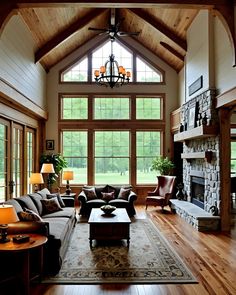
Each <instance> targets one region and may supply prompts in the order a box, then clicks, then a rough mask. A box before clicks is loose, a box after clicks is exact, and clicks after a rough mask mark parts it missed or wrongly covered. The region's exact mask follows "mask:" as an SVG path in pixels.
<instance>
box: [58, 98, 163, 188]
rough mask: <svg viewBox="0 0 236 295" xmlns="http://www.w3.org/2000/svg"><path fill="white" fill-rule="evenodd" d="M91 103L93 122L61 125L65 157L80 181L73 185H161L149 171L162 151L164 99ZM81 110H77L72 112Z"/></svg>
mask: <svg viewBox="0 0 236 295" xmlns="http://www.w3.org/2000/svg"><path fill="white" fill-rule="evenodd" d="M63 97H64V96H63ZM66 99H67V98H65V97H64V100H66ZM87 102H88V105H87V107H86V108H85V109H87V110H91V114H89V113H88V119H84V120H83V121H81V122H79V121H78V120H77V119H71V120H70V121H69V122H68V120H67V119H64V120H63V119H62V120H61V122H60V124H61V126H63V127H62V128H61V129H60V130H61V140H62V143H61V152H62V154H63V156H64V157H65V158H66V160H67V161H68V163H69V167H68V168H67V170H73V171H74V175H75V179H74V180H73V181H71V184H75V185H76V184H78V185H80V184H89V185H91V184H101V185H103V184H107V183H109V184H129V183H134V182H135V185H147V184H154V183H156V172H154V171H151V170H150V167H151V163H152V160H153V158H155V157H156V156H157V155H161V154H162V151H163V134H164V128H165V127H164V124H163V104H164V98H163V97H161V96H157V97H155V96H152V97H148V96H142V97H139V96H137V97H136V96H135V95H131V96H127V97H125V96H122V97H121V96H113V97H110V96H105V95H104V96H102V97H97V96H94V95H88V97H87ZM80 108H82V109H83V106H82V105H81V104H80V103H78V104H74V106H73V112H74V113H78V114H79V113H80V110H79V109H80ZM85 109H83V110H85ZM88 112H89V111H88ZM148 113H149V114H150V115H149V117H148V115H147V114H148ZM131 114H132V115H131ZM150 119H151V120H152V121H153V122H152V124H150ZM98 120H99V121H98ZM145 120H147V121H145ZM63 121H65V123H63ZM108 121H109V123H108ZM68 123H69V124H68ZM141 126H142V127H141ZM140 128H142V130H141V129H140ZM63 184H64V183H63Z"/></svg>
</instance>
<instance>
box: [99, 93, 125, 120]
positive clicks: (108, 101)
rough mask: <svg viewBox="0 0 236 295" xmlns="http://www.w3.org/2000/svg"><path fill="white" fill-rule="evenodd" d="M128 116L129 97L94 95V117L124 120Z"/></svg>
mask: <svg viewBox="0 0 236 295" xmlns="http://www.w3.org/2000/svg"><path fill="white" fill-rule="evenodd" d="M129 118H130V105H129V98H126V97H115V98H110V97H104V98H102V97H99V98H98V97H96V98H95V103H94V119H100V120H106V119H110V120H125V119H129Z"/></svg>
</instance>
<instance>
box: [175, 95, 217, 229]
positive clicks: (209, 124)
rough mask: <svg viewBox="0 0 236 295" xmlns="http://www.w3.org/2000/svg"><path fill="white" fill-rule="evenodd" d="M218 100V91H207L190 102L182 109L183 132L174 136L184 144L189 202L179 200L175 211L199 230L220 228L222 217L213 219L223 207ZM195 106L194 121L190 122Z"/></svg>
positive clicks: (184, 174)
mask: <svg viewBox="0 0 236 295" xmlns="http://www.w3.org/2000/svg"><path fill="white" fill-rule="evenodd" d="M214 101H215V91H214V90H207V91H205V92H203V93H202V94H200V95H198V96H196V97H194V98H193V99H191V100H190V101H188V102H186V103H185V104H184V105H183V106H182V108H181V118H182V120H181V121H182V130H181V131H182V132H179V133H177V134H175V136H174V140H175V141H177V142H178V141H179V142H183V153H182V155H181V157H182V159H183V183H184V189H185V191H186V194H187V200H186V201H187V202H184V201H179V200H176V201H174V202H173V208H174V209H175V211H176V212H177V213H179V214H180V215H181V216H182V217H183V218H185V220H186V221H188V222H189V223H191V224H192V225H193V226H194V227H196V228H198V229H199V230H209V229H210V230H211V229H217V227H218V226H219V216H212V208H213V207H215V206H217V209H218V210H216V211H218V212H219V205H220V159H219V135H218V134H219V133H218V115H217V112H216V109H215V107H214V105H215V104H214ZM193 106H194V108H195V109H194V119H193V120H191V122H189V117H190V112H191V115H192V114H193V110H192V109H193ZM190 123H191V124H190ZM216 211H215V212H216ZM193 212H194V213H193ZM208 219H209V220H208Z"/></svg>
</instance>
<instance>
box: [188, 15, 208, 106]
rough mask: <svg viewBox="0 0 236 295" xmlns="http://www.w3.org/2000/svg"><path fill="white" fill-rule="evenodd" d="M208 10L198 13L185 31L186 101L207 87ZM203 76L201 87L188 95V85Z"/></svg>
mask: <svg viewBox="0 0 236 295" xmlns="http://www.w3.org/2000/svg"><path fill="white" fill-rule="evenodd" d="M208 20H209V18H208V11H207V10H202V11H200V12H199V13H198V15H197V16H196V18H195V19H194V21H193V22H192V24H191V26H190V27H189V29H188V31H187V45H188V51H187V53H186V59H185V60H186V77H185V78H186V81H185V82H186V83H185V85H186V101H187V100H189V99H191V98H193V97H195V96H196V95H198V94H200V93H201V92H203V91H204V90H206V89H208V88H209V84H210V82H209V73H210V69H209V66H210V65H209V25H208V23H209V22H208ZM200 76H203V87H202V88H201V89H199V90H198V91H197V92H195V93H194V94H192V95H191V96H189V89H188V87H189V86H190V85H191V84H192V83H193V82H195V81H196V80H197V79H198V78H199V77H200Z"/></svg>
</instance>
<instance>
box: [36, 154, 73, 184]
mask: <svg viewBox="0 0 236 295" xmlns="http://www.w3.org/2000/svg"><path fill="white" fill-rule="evenodd" d="M44 163H51V164H53V167H54V170H55V173H50V174H49V175H48V184H49V185H52V184H53V183H55V182H56V181H57V178H58V176H59V174H60V172H61V171H62V170H63V168H66V167H67V165H68V164H67V161H66V159H65V158H64V157H63V156H62V155H61V154H43V155H42V156H41V157H40V166H42V165H43V164H44Z"/></svg>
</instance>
